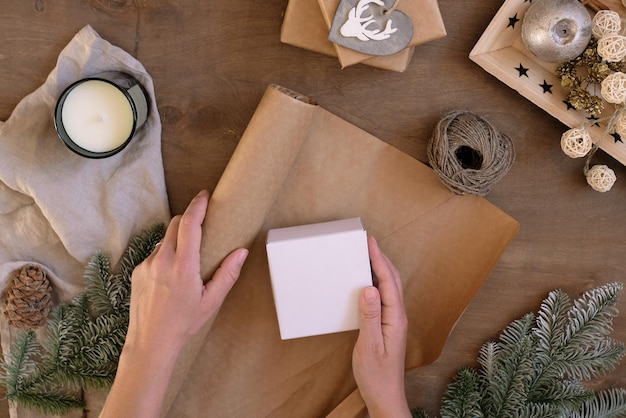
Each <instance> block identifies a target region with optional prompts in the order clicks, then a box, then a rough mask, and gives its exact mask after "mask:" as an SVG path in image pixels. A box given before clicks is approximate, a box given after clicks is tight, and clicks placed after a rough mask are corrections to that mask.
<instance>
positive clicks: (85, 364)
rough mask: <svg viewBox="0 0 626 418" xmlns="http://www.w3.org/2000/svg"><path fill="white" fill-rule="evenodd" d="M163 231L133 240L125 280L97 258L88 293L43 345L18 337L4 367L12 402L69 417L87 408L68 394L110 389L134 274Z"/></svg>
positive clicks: (70, 306)
mask: <svg viewBox="0 0 626 418" xmlns="http://www.w3.org/2000/svg"><path fill="white" fill-rule="evenodd" d="M164 231H165V227H164V226H163V225H162V224H159V225H156V226H154V227H153V228H151V229H149V230H146V231H145V232H143V233H142V234H140V235H138V236H136V237H135V238H133V240H131V242H130V244H129V247H128V250H127V251H126V252H125V253H124V255H123V256H122V259H121V260H120V266H121V267H120V269H121V270H122V271H121V273H120V274H116V275H113V274H111V271H110V264H109V259H108V257H107V256H106V255H103V254H96V255H95V256H94V257H93V258H92V259H91V260H90V262H89V263H88V265H87V267H86V270H85V280H86V285H85V290H84V291H83V292H81V293H80V294H78V295H77V296H76V297H75V298H74V299H73V300H72V302H71V303H67V304H60V305H58V306H57V307H56V308H55V309H54V310H53V313H52V318H51V320H50V321H49V325H48V338H47V339H46V340H45V341H44V342H43V344H42V345H39V344H38V342H37V338H36V336H35V334H34V333H33V332H29V333H23V334H21V335H19V336H18V338H17V339H16V342H15V343H14V344H13V346H12V347H11V350H10V359H9V361H8V362H6V363H4V364H3V367H4V369H5V371H6V376H5V378H4V379H3V381H4V383H5V384H6V386H7V397H8V398H9V399H10V400H11V401H13V402H16V403H17V404H18V405H21V406H24V407H27V408H33V409H37V410H38V411H40V412H43V413H46V414H54V415H58V414H65V413H67V412H68V411H69V410H70V409H74V408H82V407H83V403H82V401H81V400H80V399H79V397H78V396H75V395H72V394H70V393H69V391H71V390H73V389H75V390H76V392H77V393H80V390H88V389H90V388H96V389H101V388H106V387H108V386H109V385H110V384H111V383H112V382H113V379H114V377H115V372H116V369H117V362H118V360H119V356H120V354H121V350H122V347H123V345H124V341H125V338H126V331H127V330H128V317H129V309H130V279H131V275H132V271H133V270H134V268H135V267H136V266H137V265H138V264H139V263H141V262H142V261H143V260H144V259H145V258H146V257H147V256H148V255H150V253H151V252H152V250H153V249H154V246H155V244H156V243H157V242H159V241H160V240H161V238H162V237H163V234H164Z"/></svg>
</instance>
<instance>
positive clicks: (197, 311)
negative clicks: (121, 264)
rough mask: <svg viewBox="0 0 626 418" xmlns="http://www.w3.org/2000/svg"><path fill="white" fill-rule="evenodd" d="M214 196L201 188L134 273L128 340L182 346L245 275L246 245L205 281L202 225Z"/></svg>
mask: <svg viewBox="0 0 626 418" xmlns="http://www.w3.org/2000/svg"><path fill="white" fill-rule="evenodd" d="M208 200H209V193H208V192H207V191H206V190H203V191H201V192H200V193H199V194H198V195H197V196H196V197H195V198H194V199H193V200H192V201H191V203H189V206H188V207H187V209H186V210H185V213H184V214H183V215H182V216H176V217H174V218H173V219H172V221H171V222H170V224H169V226H168V228H167V231H166V233H165V236H164V238H163V241H162V243H161V244H160V245H158V246H157V247H156V248H155V250H154V252H153V253H152V254H151V255H150V256H149V257H148V258H147V259H146V260H145V261H144V262H143V263H141V264H140V265H139V266H138V267H137V268H136V269H135V271H134V272H133V275H132V293H131V302H130V306H131V308H130V323H129V327H128V334H127V337H126V344H127V345H128V344H132V345H134V346H137V345H138V346H141V347H143V348H150V349H167V350H170V349H171V350H173V351H175V352H177V351H180V349H182V347H183V346H184V344H185V343H186V342H187V341H188V340H189V339H190V338H191V337H192V336H193V335H194V334H196V333H197V332H198V331H199V330H200V328H201V327H202V325H203V324H204V323H205V322H206V321H208V320H209V318H210V317H211V316H213V315H214V314H215V313H216V312H217V310H218V309H219V307H220V306H221V304H222V302H223V301H224V299H225V298H226V295H227V294H228V292H229V291H230V289H231V288H232V286H233V285H234V284H235V282H236V280H237V278H238V277H239V273H240V271H241V267H242V265H243V263H244V261H245V259H246V257H247V255H248V250H246V249H245V248H239V249H237V250H235V251H233V252H232V253H231V254H230V255H228V256H227V257H226V258H225V259H224V261H223V262H222V265H221V266H220V268H219V269H218V270H217V271H216V273H215V274H214V275H213V278H212V279H211V280H210V281H209V282H207V283H206V284H204V283H203V281H202V277H201V276H200V242H201V238H202V228H201V226H202V222H203V220H204V216H205V214H206V210H207V205H208Z"/></svg>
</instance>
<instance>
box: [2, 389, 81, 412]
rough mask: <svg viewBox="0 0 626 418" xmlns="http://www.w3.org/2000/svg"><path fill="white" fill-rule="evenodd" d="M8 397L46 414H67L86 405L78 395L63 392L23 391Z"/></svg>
mask: <svg viewBox="0 0 626 418" xmlns="http://www.w3.org/2000/svg"><path fill="white" fill-rule="evenodd" d="M7 397H8V399H9V400H11V401H12V402H15V403H17V404H19V405H21V406H23V407H25V408H29V409H34V410H37V411H39V412H41V413H43V414H46V415H65V414H67V413H68V412H70V411H71V410H73V409H82V408H84V406H85V403H84V402H83V401H82V400H81V399H79V398H78V397H75V396H71V395H66V394H63V393H42V392H36V393H30V392H23V393H19V394H16V395H14V396H12V397H10V396H8V395H7Z"/></svg>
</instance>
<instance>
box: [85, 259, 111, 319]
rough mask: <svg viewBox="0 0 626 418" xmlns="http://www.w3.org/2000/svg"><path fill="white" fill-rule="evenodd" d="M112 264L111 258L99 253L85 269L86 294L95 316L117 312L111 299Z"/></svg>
mask: <svg viewBox="0 0 626 418" xmlns="http://www.w3.org/2000/svg"><path fill="white" fill-rule="evenodd" d="M110 283H111V263H110V261H109V257H107V256H106V255H104V254H102V253H97V254H96V255H95V256H93V257H92V258H91V260H89V263H88V264H87V268H86V269H85V294H86V295H88V298H89V302H90V307H91V309H92V311H93V313H94V314H95V315H103V314H106V313H109V312H112V311H114V310H115V306H114V305H113V302H112V301H111V299H110V297H109V293H110V287H111V284H110Z"/></svg>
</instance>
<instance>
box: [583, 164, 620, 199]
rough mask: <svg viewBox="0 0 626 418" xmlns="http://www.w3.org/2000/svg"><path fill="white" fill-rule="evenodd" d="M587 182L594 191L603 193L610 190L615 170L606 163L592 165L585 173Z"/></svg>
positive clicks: (614, 177)
mask: <svg viewBox="0 0 626 418" xmlns="http://www.w3.org/2000/svg"><path fill="white" fill-rule="evenodd" d="M585 177H587V184H589V185H590V186H591V188H592V189H593V190H595V191H598V192H601V193H604V192H608V191H609V190H611V187H613V184H615V181H616V180H617V176H615V172H614V171H613V170H611V169H610V168H609V167H607V166H606V165H594V166H593V167H591V168H590V169H589V170H587V172H586V173H585Z"/></svg>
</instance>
